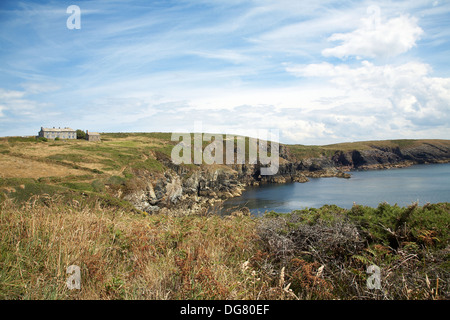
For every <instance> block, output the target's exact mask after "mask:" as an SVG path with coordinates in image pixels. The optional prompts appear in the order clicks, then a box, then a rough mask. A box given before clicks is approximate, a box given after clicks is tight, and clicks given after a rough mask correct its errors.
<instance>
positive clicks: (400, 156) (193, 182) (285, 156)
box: [124, 140, 450, 214]
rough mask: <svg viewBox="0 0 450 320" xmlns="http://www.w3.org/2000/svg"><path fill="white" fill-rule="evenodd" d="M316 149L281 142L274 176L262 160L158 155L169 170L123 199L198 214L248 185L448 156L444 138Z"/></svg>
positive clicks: (336, 174) (145, 206) (145, 180)
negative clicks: (185, 160)
mask: <svg viewBox="0 0 450 320" xmlns="http://www.w3.org/2000/svg"><path fill="white" fill-rule="evenodd" d="M353 147H355V148H353ZM314 151H315V153H316V154H314V155H313V156H311V155H302V154H301V153H300V154H299V152H298V148H296V146H289V145H281V146H280V163H279V170H278V172H277V174H276V175H272V176H261V174H260V168H261V166H260V165H252V164H242V165H202V166H192V165H191V166H184V165H175V164H173V163H172V162H171V161H170V159H168V158H167V157H162V158H159V159H158V161H160V162H162V163H163V164H164V165H165V166H166V167H167V168H169V170H166V171H165V172H164V173H161V174H151V175H141V177H142V180H143V183H144V187H142V188H139V189H138V190H134V191H133V192H130V193H128V194H126V195H125V196H124V199H125V200H128V201H130V202H131V203H132V204H133V205H134V206H135V207H136V208H138V209H140V210H143V211H146V212H149V213H153V212H160V213H164V212H172V213H179V214H189V213H194V212H196V213H198V212H202V211H205V210H206V208H207V207H208V206H212V205H214V204H215V203H217V202H220V201H223V200H225V199H227V198H230V197H235V196H239V195H240V194H241V193H242V191H243V190H245V187H246V186H249V185H259V184H262V183H285V182H291V181H295V182H307V181H308V178H311V177H341V178H350V177H351V175H350V174H348V173H345V172H346V171H347V172H348V171H352V170H367V169H387V168H392V167H403V166H408V165H412V164H421V163H439V162H448V161H450V141H448V140H436V141H434V140H421V141H420V142H416V141H406V142H405V141H401V142H398V143H394V142H392V141H390V142H389V143H381V142H379V141H378V142H365V143H364V144H361V143H358V144H345V145H344V144H341V145H332V146H325V147H318V148H317V149H314Z"/></svg>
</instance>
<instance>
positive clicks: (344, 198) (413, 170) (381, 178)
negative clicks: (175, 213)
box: [222, 163, 450, 215]
mask: <svg viewBox="0 0 450 320" xmlns="http://www.w3.org/2000/svg"><path fill="white" fill-rule="evenodd" d="M349 173H350V174H351V175H352V176H351V178H350V179H343V178H310V181H309V182H306V183H298V182H293V183H285V184H265V185H261V186H257V187H248V188H247V189H246V191H244V192H243V193H242V195H241V196H240V197H236V198H232V199H228V200H227V201H225V202H224V203H223V209H222V210H223V211H225V212H226V211H229V210H231V209H232V208H236V207H248V208H249V209H250V211H251V213H252V214H253V215H262V214H263V213H264V212H266V211H268V212H270V211H272V210H273V211H276V212H291V211H292V210H296V209H304V208H311V207H312V208H320V207H321V206H323V205H325V204H335V205H337V206H339V207H342V208H347V209H350V208H351V207H352V206H353V204H354V203H356V204H359V205H365V206H370V207H377V206H378V204H379V203H382V202H387V203H389V204H391V205H394V204H398V205H399V206H407V205H410V204H412V203H413V202H418V203H419V205H424V204H426V203H428V202H429V203H437V202H449V201H450V163H445V164H422V165H414V166H411V167H407V168H400V169H398V168H395V169H386V170H367V171H352V172H349Z"/></svg>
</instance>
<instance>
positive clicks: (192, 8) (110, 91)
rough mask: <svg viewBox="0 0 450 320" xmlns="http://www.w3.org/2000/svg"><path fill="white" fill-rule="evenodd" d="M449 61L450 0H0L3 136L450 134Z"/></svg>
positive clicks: (307, 140) (322, 140) (295, 138)
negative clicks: (45, 132) (64, 130)
mask: <svg viewBox="0 0 450 320" xmlns="http://www.w3.org/2000/svg"><path fill="white" fill-rule="evenodd" d="M70 5H77V6H79V8H80V10H81V29H78V30H77V29H73V30H71V29H68V28H67V25H66V21H67V19H68V18H69V16H70V14H68V13H67V12H66V9H67V7H68V6H70ZM449 57H450V3H449V1H443V0H432V1H425V0H417V1H376V2H374V1H332V0H323V1H322V0H319V1H293V0H289V1H285V0H260V1H256V0H255V1H238V0H209V1H207V0H197V1H194V0H180V1H143V0H141V1H119V0H108V1H76V0H72V1H62V0H58V1H2V2H1V4H0V136H10V135H36V134H37V132H38V131H39V129H40V127H41V126H45V127H53V126H56V127H58V126H60V127H72V128H74V129H78V128H80V129H89V130H91V131H100V132H161V131H162V132H170V131H178V132H180V131H184V132H192V131H193V130H194V126H195V123H197V124H198V123H199V122H201V124H202V129H203V131H205V132H220V133H231V134H247V135H253V134H252V133H253V132H256V131H258V130H269V131H270V130H278V132H279V138H280V141H281V142H284V143H299V144H329V143H336V142H345V141H359V140H380V139H399V138H440V139H448V138H450V127H449V120H450V115H449V114H450V112H449V111H450V64H449V62H450V59H449Z"/></svg>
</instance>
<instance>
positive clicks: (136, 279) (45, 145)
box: [0, 133, 450, 299]
mask: <svg viewBox="0 0 450 320" xmlns="http://www.w3.org/2000/svg"><path fill="white" fill-rule="evenodd" d="M169 140H170V134H167V133H148V134H147V133H142V134H140V133H136V134H128V133H114V134H104V135H103V142H101V143H90V142H87V141H54V142H53V141H49V142H36V141H35V140H34V139H33V138H31V139H27V138H1V139H0V174H1V175H2V178H1V179H0V190H1V192H0V245H1V250H0V252H1V255H0V298H2V299H24V298H25V299H27V298H31V299H72V298H75V299H92V298H94V299H120V298H124V299H141V298H145V299H217V298H219V299H230V298H231V299H296V298H302V299H322V298H346V299H353V298H357V299H368V298H376V299H383V298H390V299H397V298H398V299H436V298H437V299H443V298H444V299H448V298H449V279H450V276H449V272H450V269H449V267H450V265H449V263H448V261H449V253H448V249H447V248H448V244H449V233H448V230H449V227H450V213H449V211H450V207H449V206H448V204H437V205H431V206H426V207H422V208H416V207H413V208H412V209H410V208H398V207H392V206H389V205H383V204H382V205H380V207H379V208H375V209H372V208H364V207H355V208H353V209H352V210H344V209H340V208H337V207H333V206H331V207H324V208H322V209H310V210H303V211H299V212H294V213H292V214H290V215H278V214H275V213H272V214H271V215H269V216H268V217H265V218H260V219H256V218H250V217H230V218H222V217H219V216H189V217H171V216H165V215H153V216H145V215H140V214H137V215H136V214H131V213H132V212H136V210H134V209H133V208H132V207H131V206H130V205H129V204H128V203H126V202H123V201H121V200H119V199H118V198H117V197H114V195H113V194H112V193H111V191H112V190H115V189H114V188H115V186H118V185H121V186H125V187H126V186H127V183H130V182H132V181H133V175H134V174H135V171H133V170H132V168H136V169H139V168H141V169H142V168H145V169H147V170H149V171H151V172H162V171H164V170H165V167H164V164H163V163H161V162H159V161H157V160H156V157H157V156H160V157H164V156H166V157H168V156H169V155H170V151H171V148H172V146H173V143H172V144H171V143H170V141H169ZM424 142H426V141H421V140H400V141H378V142H356V143H352V144H350V143H345V144H337V145H329V146H300V145H296V146H290V148H291V150H294V152H296V155H297V156H298V157H306V156H311V157H315V156H320V155H321V154H328V153H330V152H334V151H335V150H353V149H359V150H361V149H363V148H370V147H371V146H372V145H374V144H377V145H378V146H399V147H400V148H402V147H410V146H414V145H418V144H421V143H424ZM439 143H443V144H444V143H445V144H448V143H449V141H448V140H445V141H440V142H439ZM106 191H108V192H109V193H108V192H106ZM5 195H7V196H8V198H12V199H16V200H18V201H16V202H12V201H10V200H6V199H5V198H6V197H5ZM80 230H82V232H80ZM352 230H357V231H358V234H359V235H358V236H355V234H353V233H352V232H350V231H352ZM330 235H331V236H332V237H335V238H330ZM301 239H310V242H309V247H308V246H307V247H302V245H303V244H302V243H303V242H302V240H301ZM355 239H356V240H357V241H356V240H355ZM299 241H300V242H299ZM355 241H356V242H355ZM278 244H279V245H280V246H278ZM336 244H337V245H336ZM341 244H343V245H341ZM334 245H336V246H334ZM71 264H76V265H79V266H80V267H81V270H82V279H83V280H82V281H83V283H82V290H80V291H76V290H74V291H70V290H67V288H66V286H65V280H66V279H67V275H66V273H65V269H66V268H67V266H69V265H71ZM370 264H377V265H378V266H380V268H382V275H383V280H382V285H383V290H382V291H373V290H368V289H367V288H366V286H365V281H366V279H367V273H366V272H365V270H366V268H367V266H368V265H370ZM322 266H324V268H322V269H320V268H321V267H322ZM319 270H322V272H319ZM288 285H289V286H288ZM290 289H291V290H292V291H290Z"/></svg>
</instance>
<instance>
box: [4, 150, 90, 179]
mask: <svg viewBox="0 0 450 320" xmlns="http://www.w3.org/2000/svg"><path fill="white" fill-rule="evenodd" d="M83 174H86V172H85V171H83V170H78V169H73V168H68V167H66V166H61V165H57V164H52V163H43V162H40V161H36V160H32V159H27V158H22V157H16V156H10V155H7V154H4V155H1V157H0V178H41V177H64V176H68V175H83Z"/></svg>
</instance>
